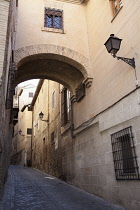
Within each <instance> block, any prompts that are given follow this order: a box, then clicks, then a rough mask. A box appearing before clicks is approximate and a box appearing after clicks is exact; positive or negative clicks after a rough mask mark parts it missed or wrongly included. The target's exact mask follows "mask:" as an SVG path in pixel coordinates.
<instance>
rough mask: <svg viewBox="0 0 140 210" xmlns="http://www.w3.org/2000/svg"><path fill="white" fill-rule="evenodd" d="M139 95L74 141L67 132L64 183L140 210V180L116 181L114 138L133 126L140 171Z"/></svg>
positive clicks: (101, 117) (124, 101)
mask: <svg viewBox="0 0 140 210" xmlns="http://www.w3.org/2000/svg"><path fill="white" fill-rule="evenodd" d="M139 94H140V90H139V89H137V90H135V91H134V92H132V93H131V94H130V95H129V96H127V97H126V98H124V99H122V100H121V101H120V102H118V103H117V104H115V105H114V106H112V107H111V108H110V109H108V110H106V111H105V112H103V113H101V114H100V115H99V116H97V118H96V119H95V120H94V121H93V122H92V123H91V125H89V126H88V127H85V129H83V128H82V129H81V131H79V132H77V134H76V137H75V138H74V139H72V138H71V137H70V133H68V132H67V133H66V134H65V135H64V136H62V170H63V172H62V173H63V176H64V177H65V179H66V180H67V181H68V182H69V183H70V184H74V185H75V186H78V187H80V188H82V189H84V190H86V191H87V192H89V193H93V194H95V195H97V196H100V197H102V198H104V199H107V200H109V201H111V202H113V203H116V204H118V205H121V206H123V207H125V208H126V209H128V210H131V209H135V210H139V208H140V197H139V195H140V180H116V176H115V170H114V162H113V153H112V145H111V134H113V133H115V132H118V131H120V130H122V129H124V128H127V127H129V126H132V133H133V137H134V144H135V150H136V156H137V162H138V166H139V168H140V116H139V115H140V103H139V99H140V98H139ZM126 110H129V111H128V112H126ZM110 122H112V123H110ZM103 125H104V126H103Z"/></svg>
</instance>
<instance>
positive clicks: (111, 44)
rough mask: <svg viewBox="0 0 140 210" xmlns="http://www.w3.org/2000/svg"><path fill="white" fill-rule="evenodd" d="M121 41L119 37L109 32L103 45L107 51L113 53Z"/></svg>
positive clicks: (118, 47) (116, 50)
mask: <svg viewBox="0 0 140 210" xmlns="http://www.w3.org/2000/svg"><path fill="white" fill-rule="evenodd" d="M121 41H122V39H119V38H117V37H115V36H114V34H111V35H110V37H109V39H108V40H107V41H106V42H105V44H104V45H105V46H106V49H107V51H108V52H109V53H111V54H113V55H115V54H116V53H117V52H118V51H119V49H120V45H121Z"/></svg>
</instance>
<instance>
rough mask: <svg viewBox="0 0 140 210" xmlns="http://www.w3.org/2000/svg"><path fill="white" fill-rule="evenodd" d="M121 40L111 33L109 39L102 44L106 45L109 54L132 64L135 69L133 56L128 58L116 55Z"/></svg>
mask: <svg viewBox="0 0 140 210" xmlns="http://www.w3.org/2000/svg"><path fill="white" fill-rule="evenodd" d="M121 41H122V39H119V38H118V37H115V36H114V34H111V35H110V37H109V39H108V40H107V41H106V42H105V44H104V45H105V46H106V49H107V51H108V53H111V55H112V56H113V57H114V58H117V59H118V60H122V61H124V62H125V63H127V64H129V65H130V66H132V67H133V68H134V69H135V59H134V58H132V59H130V58H124V57H118V56H116V54H117V52H118V51H119V49H120V45H121Z"/></svg>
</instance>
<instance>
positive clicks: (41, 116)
mask: <svg viewBox="0 0 140 210" xmlns="http://www.w3.org/2000/svg"><path fill="white" fill-rule="evenodd" d="M43 117H44V114H43V113H42V112H40V114H39V119H40V120H41V121H44V122H49V120H42V119H43Z"/></svg>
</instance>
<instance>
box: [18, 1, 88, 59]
mask: <svg viewBox="0 0 140 210" xmlns="http://www.w3.org/2000/svg"><path fill="white" fill-rule="evenodd" d="M45 7H50V8H56V9H61V10H63V12H64V33H55V32H47V31H45V30H44V8H45ZM79 34H80V36H79ZM37 44H53V45H58V46H64V47H67V48H70V49H72V50H74V51H76V52H78V53H80V54H83V55H84V56H86V57H88V55H89V50H88V42H87V27H86V8H85V6H83V5H77V4H70V3H65V2H60V1H50V0H36V1H33V0H19V7H18V24H17V42H16V49H19V48H22V47H25V46H30V45H37Z"/></svg>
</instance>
